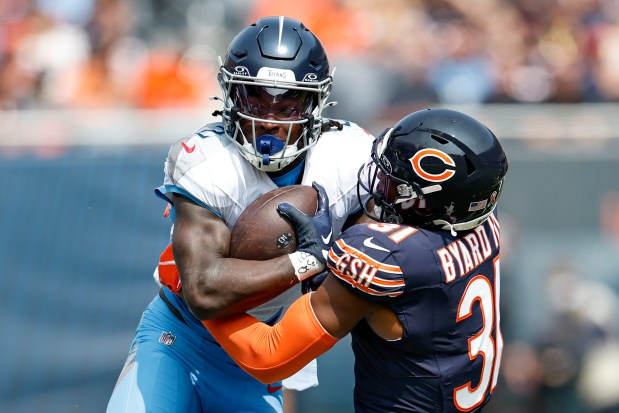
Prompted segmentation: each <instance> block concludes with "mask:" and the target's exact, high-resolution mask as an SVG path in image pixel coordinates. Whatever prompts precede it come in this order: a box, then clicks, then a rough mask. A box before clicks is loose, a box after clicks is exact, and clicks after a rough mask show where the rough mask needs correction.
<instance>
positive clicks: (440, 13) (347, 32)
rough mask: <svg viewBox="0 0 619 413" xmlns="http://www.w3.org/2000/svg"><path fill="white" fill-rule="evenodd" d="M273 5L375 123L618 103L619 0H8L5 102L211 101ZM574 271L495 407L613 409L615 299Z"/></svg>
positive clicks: (516, 354) (0, 93)
mask: <svg viewBox="0 0 619 413" xmlns="http://www.w3.org/2000/svg"><path fill="white" fill-rule="evenodd" d="M280 14H284V15H288V16H290V17H295V18H298V19H299V20H302V21H303V22H304V23H305V24H306V26H307V27H308V28H310V29H311V30H312V31H314V32H315V33H316V34H317V35H318V37H319V38H320V39H321V40H322V41H323V43H324V45H325V47H326V49H327V51H328V52H329V55H330V60H331V63H332V66H333V67H336V68H337V71H336V75H335V78H336V80H335V86H334V99H335V100H338V101H339V102H340V104H339V105H338V106H337V107H336V108H335V109H337V114H336V115H337V116H341V117H343V118H347V119H351V120H354V121H358V122H360V123H361V124H362V125H363V126H365V127H367V128H371V127H372V126H371V125H368V124H367V123H368V120H369V122H371V121H373V120H376V119H379V118H390V119H396V118H400V117H401V116H402V115H404V113H407V112H410V111H411V110H413V109H416V108H418V107H421V106H429V105H434V104H445V105H451V104H453V105H455V104H481V103H589V102H619V75H617V67H619V0H544V1H540V0H476V1H462V0H390V1H384V0H312V1H303V2H299V1H290V0H226V1H220V0H0V110H15V109H18V110H30V109H123V108H126V109H168V108H201V107H206V106H207V102H208V98H209V97H210V96H212V95H219V86H218V85H217V82H216V71H217V69H218V67H217V56H220V55H223V54H224V52H225V49H226V47H227V45H228V43H229V42H230V40H231V39H232V37H233V36H234V35H235V34H236V33H237V32H238V31H239V30H240V28H242V27H244V26H245V25H246V24H247V23H249V22H251V21H253V20H255V19H256V18H258V17H260V16H265V15H280ZM331 114H332V113H331V112H329V115H331ZM194 126H196V125H194ZM587 184H588V183H587ZM614 205H615V207H614V208H613V212H611V213H609V215H612V217H611V218H608V220H612V221H613V222H615V225H617V224H616V220H617V218H616V211H617V210H619V208H617V207H616V206H617V205H619V198H617V200H615V202H614ZM506 227H507V230H509V229H510V228H509V226H508V225H506ZM515 231H516V230H515V229H514V232H513V233H512V234H511V236H512V237H513V239H512V240H509V242H513V243H514V244H515V243H517V242H518V240H517V234H516V233H515ZM506 263H507V265H506V271H505V272H506V276H510V274H509V271H510V263H509V262H508V260H507V259H506ZM578 271H579V269H578V268H572V267H570V266H566V265H564V262H563V260H557V265H556V267H555V268H552V269H550V270H549V274H548V276H547V278H546V279H545V280H540V282H539V285H536V286H535V288H537V289H538V290H539V291H537V293H538V294H541V295H544V298H543V301H544V302H545V304H546V305H547V313H546V314H545V321H546V324H545V326H544V327H543V330H544V333H543V334H540V335H537V336H536V337H535V339H534V340H528V341H527V339H530V338H531V337H524V339H523V337H519V336H518V333H517V332H514V331H510V329H509V328H507V329H506V331H505V334H506V348H505V352H504V356H503V367H502V380H503V383H504V384H505V385H504V386H502V387H499V390H500V391H499V392H498V394H497V399H499V400H500V402H497V403H490V405H489V408H488V411H489V412H499V411H500V412H508V413H525V412H526V413H530V412H562V413H566V412H596V413H602V412H604V413H612V412H619V377H618V376H619V368H617V366H619V342H618V341H617V337H619V332H618V324H619V320H618V319H617V314H619V299H618V297H617V295H616V293H615V292H614V291H613V289H612V288H609V287H608V286H607V285H605V284H603V283H597V282H594V281H593V280H591V278H587V275H588V274H580V273H579V272H578ZM514 272H515V271H514ZM511 276H512V277H515V276H522V274H512V275H511ZM583 279H586V282H583V281H582V280H583ZM508 282H509V281H508ZM616 286H618V287H619V285H616ZM503 291H506V290H505V289H504V290H503ZM504 296H505V298H506V300H505V301H504V306H505V307H506V314H505V318H504V324H505V325H509V322H510V321H511V320H510V310H513V308H514V307H511V308H510V305H512V306H517V305H522V301H520V302H518V301H517V300H516V299H515V298H513V297H511V296H510V295H509V293H507V294H505V293H504ZM519 299H520V300H522V297H519Z"/></svg>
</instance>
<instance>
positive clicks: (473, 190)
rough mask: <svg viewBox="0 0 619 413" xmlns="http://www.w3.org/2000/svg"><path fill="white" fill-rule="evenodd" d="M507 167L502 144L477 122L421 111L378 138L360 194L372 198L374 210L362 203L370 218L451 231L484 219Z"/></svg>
mask: <svg viewBox="0 0 619 413" xmlns="http://www.w3.org/2000/svg"><path fill="white" fill-rule="evenodd" d="M507 168H508V163H507V157H506V155H505V152H504V151H503V148H502V146H501V144H500V142H499V141H498V139H497V138H496V136H495V135H494V133H492V132H491V131H490V129H488V128H487V127H486V126H485V125H483V124H482V123H481V122H479V121H477V120H476V119H474V118H472V117H470V116H468V115H465V114H464V113H461V112H458V111H454V110H448V109H425V110H421V111H417V112H414V113H412V114H410V115H408V116H406V117H404V118H403V119H402V120H400V121H399V122H398V123H397V124H396V125H395V126H394V127H393V128H389V129H387V130H385V131H384V132H383V133H382V134H381V135H380V136H379V137H378V138H377V139H376V141H375V142H374V145H373V148H372V154H371V159H370V161H369V162H368V163H367V164H366V165H365V166H364V167H362V168H361V170H360V171H359V183H358V190H360V188H363V189H365V190H366V191H368V192H369V193H370V194H372V197H371V200H373V203H374V208H371V207H369V206H368V203H365V205H364V210H365V212H366V215H368V216H369V217H370V218H372V219H375V220H379V221H382V222H392V223H404V224H408V225H414V226H419V227H424V228H429V229H442V230H450V231H452V233H453V232H455V231H466V230H469V229H472V228H474V227H476V226H478V225H480V224H481V223H483V222H484V221H485V220H486V219H487V218H488V216H489V215H490V214H491V213H492V211H493V210H494V208H495V206H496V202H497V200H498V198H499V196H500V195H501V191H502V189H503V180H504V177H505V174H506V173H507ZM368 202H369V201H368ZM370 209H372V210H370Z"/></svg>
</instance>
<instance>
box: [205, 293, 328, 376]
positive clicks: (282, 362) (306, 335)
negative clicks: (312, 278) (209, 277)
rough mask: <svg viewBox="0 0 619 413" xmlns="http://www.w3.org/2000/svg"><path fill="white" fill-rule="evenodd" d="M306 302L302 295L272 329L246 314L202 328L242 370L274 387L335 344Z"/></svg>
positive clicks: (308, 296) (307, 298) (307, 295)
mask: <svg viewBox="0 0 619 413" xmlns="http://www.w3.org/2000/svg"><path fill="white" fill-rule="evenodd" d="M309 299H310V294H306V295H304V296H303V297H301V298H299V299H298V300H297V301H295V302H294V303H293V304H292V306H291V307H290V308H289V309H288V311H286V314H285V315H284V317H283V318H282V320H281V321H280V322H279V323H277V324H275V325H274V326H273V327H271V326H268V325H266V324H264V323H262V322H260V321H258V320H256V319H255V318H253V317H251V316H249V315H247V314H240V315H236V316H231V317H226V318H220V319H214V320H207V321H203V324H204V326H205V327H206V328H207V329H208V330H209V331H210V332H211V334H212V335H213V336H214V337H215V339H216V340H217V341H218V342H219V344H221V346H222V347H223V348H224V349H225V350H226V352H227V353H228V354H229V355H230V357H232V359H234V361H236V363H237V364H238V365H239V366H240V367H241V368H242V369H243V370H245V371H246V372H247V373H249V374H250V375H252V376H253V377H255V378H256V379H257V380H259V381H261V382H262V383H274V382H277V381H280V380H283V379H285V378H287V377H290V376H291V375H293V374H294V373H296V372H297V371H299V370H300V369H301V368H303V366H305V365H306V364H307V363H309V362H310V361H312V360H313V359H315V358H316V357H318V356H320V355H321V354H323V353H324V352H326V351H327V350H329V349H330V348H331V347H333V345H334V344H335V343H336V342H337V339H336V338H334V337H332V336H331V335H329V334H328V333H327V332H326V331H325V329H324V328H323V327H322V325H321V324H320V322H319V321H318V319H316V316H315V315H314V313H313V311H312V308H311V305H310V302H309Z"/></svg>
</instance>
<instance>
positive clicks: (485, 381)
mask: <svg viewBox="0 0 619 413" xmlns="http://www.w3.org/2000/svg"><path fill="white" fill-rule="evenodd" d="M507 166H508V164H507V158H506V156H505V153H504V151H503V148H502V147H501V144H500V143H499V141H498V140H497V138H496V137H495V135H494V134H493V133H492V132H491V131H490V130H489V129H488V128H487V127H486V126H484V125H483V124H482V123H480V122H479V121H477V120H475V119H473V118H472V117H470V116H467V115H465V114H463V113H460V112H457V111H453V110H447V109H427V110H422V111H418V112H415V113H412V114H410V115H408V116H406V117H405V118H403V119H402V120H400V121H399V122H398V123H397V124H396V125H395V126H394V127H393V128H390V129H388V130H386V131H385V132H384V133H383V134H382V135H381V136H380V137H379V138H378V139H377V140H376V141H375V142H374V145H373V148H372V156H371V159H370V161H369V162H368V163H367V164H366V165H365V166H364V167H362V169H361V170H360V171H359V182H358V186H359V188H360V191H362V190H364V189H365V190H367V191H368V192H370V193H371V194H372V198H371V200H370V201H368V202H363V207H364V210H365V212H366V215H367V216H368V217H369V218H371V222H366V223H361V224H358V225H355V226H353V227H351V228H349V229H347V230H346V231H345V232H344V233H343V234H342V235H341V236H340V237H339V238H338V239H337V240H336V241H335V242H334V243H333V244H332V246H331V249H330V251H329V254H328V258H327V259H326V262H327V265H328V268H329V270H330V274H329V275H328V276H327V278H326V279H325V281H324V283H323V284H322V285H321V286H320V287H319V288H318V289H317V290H316V291H315V292H311V293H309V294H306V295H304V296H303V297H301V298H300V299H298V300H297V301H296V302H295V303H293V304H292V306H291V307H290V308H289V309H288V311H287V313H286V314H285V315H284V317H283V318H282V320H281V321H279V322H278V323H277V324H275V325H274V326H269V325H266V324H264V323H261V322H259V321H257V320H256V319H255V318H253V317H251V316H250V315H247V314H242V315H236V316H228V317H223V318H220V319H214V320H208V321H205V322H204V324H205V326H206V327H207V328H208V329H209V331H211V333H212V334H213V335H214V336H215V337H216V338H217V340H218V341H219V342H220V344H221V345H222V346H223V347H224V349H226V351H227V352H228V353H229V354H230V355H231V357H232V358H233V359H234V360H235V361H236V362H237V363H238V364H239V366H241V367H242V368H243V369H244V370H245V371H247V372H249V373H250V374H252V375H253V376H254V377H256V378H257V379H259V380H261V381H263V382H265V383H266V382H271V381H273V380H276V379H278V378H280V377H285V376H287V375H289V374H290V373H292V372H294V371H296V370H297V369H299V368H301V367H302V366H303V365H304V364H305V363H306V362H307V361H308V360H311V359H313V358H315V357H317V356H318V355H320V354H322V353H324V352H325V351H327V350H328V349H329V348H331V347H332V346H333V345H334V344H335V342H336V341H337V340H339V339H341V338H342V337H344V336H345V335H347V334H348V333H351V334H352V348H353V351H354V355H355V391H354V403H355V410H356V411H357V412H383V411H389V412H450V413H451V412H453V413H456V412H478V411H480V410H481V409H482V408H483V407H484V405H486V403H487V402H488V401H489V399H490V397H491V395H492V392H493V391H494V389H495V386H496V384H497V377H498V374H499V366H500V361H501V352H502V348H503V339H502V336H501V330H500V312H499V295H500V255H499V251H500V245H501V242H500V230H499V222H498V220H497V217H496V213H495V207H496V204H497V200H498V198H499V196H500V194H501V191H502V189H503V180H504V177H505V174H506V172H507ZM279 210H280V213H282V214H283V215H284V216H286V217H288V218H289V219H290V220H291V221H292V223H293V225H294V226H295V228H296V231H297V234H298V235H299V236H300V239H302V238H303V237H304V236H306V235H307V234H308V233H309V232H311V231H309V230H308V228H309V229H314V230H315V232H316V231H317V227H316V225H315V220H316V219H315V218H308V217H307V216H305V215H304V214H302V213H300V212H299V211H298V210H296V209H295V208H293V207H291V206H290V205H287V204H280V206H279ZM318 232H319V231H318ZM311 252H312V253H313V254H315V256H316V257H317V258H320V251H311Z"/></svg>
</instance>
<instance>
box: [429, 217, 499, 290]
mask: <svg viewBox="0 0 619 413" xmlns="http://www.w3.org/2000/svg"><path fill="white" fill-rule="evenodd" d="M489 233H490V234H489ZM489 235H490V236H489ZM499 235H500V229H499V222H498V220H497V219H496V217H495V216H494V215H490V217H489V218H488V220H487V221H486V223H485V224H484V225H480V226H478V227H477V228H475V229H474V230H473V231H472V232H470V233H468V234H467V235H465V236H464V237H461V238H458V239H456V240H455V241H454V242H452V243H451V244H449V245H447V246H446V247H445V248H442V249H440V250H438V251H437V254H438V257H439V259H440V262H441V266H442V268H443V274H444V275H445V282H446V283H450V282H452V281H454V280H455V279H456V278H457V277H464V276H465V275H467V274H469V273H470V272H471V271H473V270H474V269H475V268H477V267H479V266H480V265H481V264H482V263H483V262H484V261H485V260H487V259H488V258H489V257H490V256H492V254H493V252H494V251H495V250H497V249H498V248H499V246H500V241H499V239H500V238H499ZM490 239H492V243H491V242H490Z"/></svg>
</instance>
